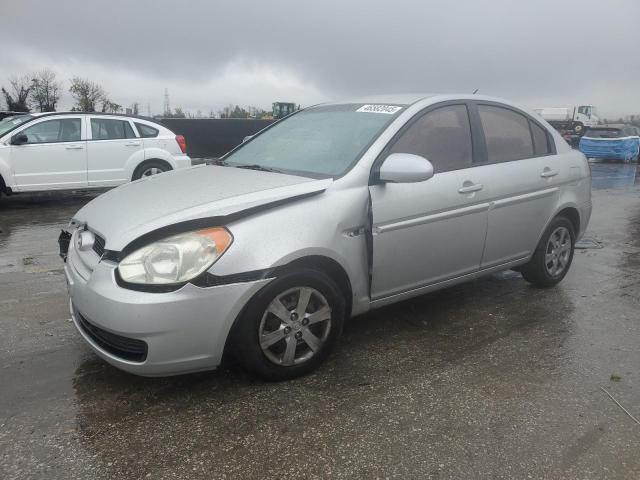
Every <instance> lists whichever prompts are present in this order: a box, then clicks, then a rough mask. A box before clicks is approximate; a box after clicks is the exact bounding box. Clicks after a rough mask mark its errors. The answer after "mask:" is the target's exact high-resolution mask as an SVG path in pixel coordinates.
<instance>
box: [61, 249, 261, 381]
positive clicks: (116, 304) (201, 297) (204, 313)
mask: <svg viewBox="0 0 640 480" xmlns="http://www.w3.org/2000/svg"><path fill="white" fill-rule="evenodd" d="M77 261H78V258H77V253H76V251H75V250H74V248H73V247H72V248H70V250H69V256H68V258H67V262H66V263H65V266H64V272H65V276H66V279H67V282H68V286H69V297H70V311H71V316H72V319H73V322H74V324H75V326H76V328H77V329H78V331H79V332H80V335H82V337H83V338H84V340H85V341H86V342H87V344H88V345H89V346H90V347H91V348H92V349H93V351H94V352H95V353H96V354H97V355H98V356H100V357H101V358H103V359H104V360H106V361H107V362H109V363H110V364H112V365H114V366H116V367H118V368H120V369H122V370H125V371H128V372H131V373H134V374H137V375H144V376H165V375H176V374H181V373H189V372H195V371H200V370H211V369H214V368H216V367H217V366H218V365H219V364H220V360H221V358H222V354H223V351H224V347H225V343H226V340H227V336H228V333H229V331H230V329H231V326H232V325H233V322H234V321H235V319H236V317H237V316H238V314H239V313H240V311H241V310H242V307H243V306H244V305H245V304H246V302H247V301H248V300H249V299H250V298H251V297H252V296H253V295H254V294H255V293H256V292H257V291H258V290H259V289H260V288H262V286H263V285H265V284H266V283H268V282H269V280H261V281H258V282H251V283H236V284H230V285H222V286H218V287H210V288H200V287H196V286H194V285H190V284H188V285H185V286H184V287H183V288H181V289H180V290H177V291H175V292H168V293H145V292H137V291H131V290H128V289H124V288H122V287H119V286H118V285H117V284H116V281H115V278H114V271H115V265H113V264H110V263H108V262H100V263H98V264H97V265H96V266H95V268H94V269H93V271H92V272H91V274H90V276H89V277H88V278H87V273H86V271H83V269H82V268H76V267H75V266H74V262H77ZM136 355H137V356H136Z"/></svg>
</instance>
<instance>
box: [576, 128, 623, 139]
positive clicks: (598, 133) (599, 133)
mask: <svg viewBox="0 0 640 480" xmlns="http://www.w3.org/2000/svg"><path fill="white" fill-rule="evenodd" d="M584 136H585V137H590V138H618V137H620V130H619V129H617V128H590V129H589V130H587V132H586V133H585V134H584Z"/></svg>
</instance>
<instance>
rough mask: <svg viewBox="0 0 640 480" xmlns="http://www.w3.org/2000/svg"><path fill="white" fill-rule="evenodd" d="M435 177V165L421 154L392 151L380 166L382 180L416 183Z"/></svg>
mask: <svg viewBox="0 0 640 480" xmlns="http://www.w3.org/2000/svg"><path fill="white" fill-rule="evenodd" d="M431 177H433V165H432V164H431V162H430V161H429V160H427V159H426V158H424V157H421V156H420V155H413V154H411V153H392V154H391V155H389V156H388V157H387V158H385V160H384V162H382V165H381V166H380V177H379V178H380V182H389V183H415V182H424V181H425V180H429V179H430V178H431Z"/></svg>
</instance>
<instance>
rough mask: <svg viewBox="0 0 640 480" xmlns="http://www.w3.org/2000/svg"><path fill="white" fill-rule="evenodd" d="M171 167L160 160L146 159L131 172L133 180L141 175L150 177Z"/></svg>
mask: <svg viewBox="0 0 640 480" xmlns="http://www.w3.org/2000/svg"><path fill="white" fill-rule="evenodd" d="M169 170H171V167H170V166H169V165H168V164H167V163H166V162H163V161H161V160H147V161H145V162H142V163H141V164H140V165H138V167H137V168H136V169H135V171H134V172H133V177H132V179H131V180H132V181H133V180H139V179H141V178H142V177H150V176H152V175H157V174H158V173H163V172H168V171H169Z"/></svg>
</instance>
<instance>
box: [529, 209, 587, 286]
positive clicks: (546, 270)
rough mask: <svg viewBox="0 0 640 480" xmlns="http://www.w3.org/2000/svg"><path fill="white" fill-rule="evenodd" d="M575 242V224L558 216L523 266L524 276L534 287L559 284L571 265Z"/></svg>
mask: <svg viewBox="0 0 640 480" xmlns="http://www.w3.org/2000/svg"><path fill="white" fill-rule="evenodd" d="M575 243H576V234H575V230H574V227H573V224H572V223H571V221H570V220H569V219H568V218H566V217H563V216H557V217H556V218H554V219H553V221H552V222H551V223H550V224H549V226H548V227H547V229H546V230H545V232H544V234H543V235H542V238H541V239H540V242H539V243H538V246H537V247H536V250H535V252H534V254H533V257H531V260H529V262H528V263H527V264H526V265H524V266H523V267H522V270H521V273H522V276H523V277H524V279H525V280H526V281H527V282H529V283H531V284H532V285H533V286H534V287H538V288H549V287H553V286H554V285H557V284H558V283H559V282H560V281H561V280H562V279H563V278H564V277H565V275H566V274H567V272H568V271H569V268H570V267H571V262H572V261H573V254H574V250H575ZM560 267H561V268H560Z"/></svg>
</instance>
